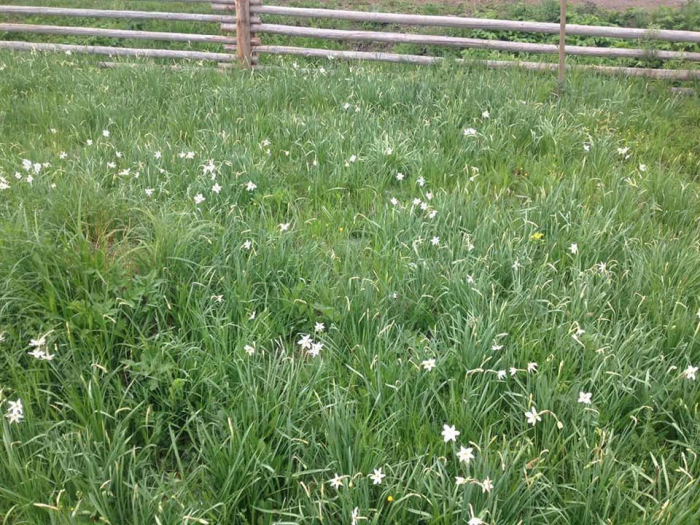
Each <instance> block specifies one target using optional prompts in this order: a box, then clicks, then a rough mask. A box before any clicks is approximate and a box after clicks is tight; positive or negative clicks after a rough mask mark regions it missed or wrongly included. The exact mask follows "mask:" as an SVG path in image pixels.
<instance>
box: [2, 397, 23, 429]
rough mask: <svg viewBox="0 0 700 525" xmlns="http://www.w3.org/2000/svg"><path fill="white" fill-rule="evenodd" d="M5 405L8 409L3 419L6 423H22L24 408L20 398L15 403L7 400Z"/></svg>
mask: <svg viewBox="0 0 700 525" xmlns="http://www.w3.org/2000/svg"><path fill="white" fill-rule="evenodd" d="M7 404H8V408H7V413H6V414H5V417H6V418H7V420H8V422H9V423H10V424H12V423H19V422H20V421H22V419H24V406H23V405H22V400H21V399H20V398H17V400H16V401H9V400H8V402H7Z"/></svg>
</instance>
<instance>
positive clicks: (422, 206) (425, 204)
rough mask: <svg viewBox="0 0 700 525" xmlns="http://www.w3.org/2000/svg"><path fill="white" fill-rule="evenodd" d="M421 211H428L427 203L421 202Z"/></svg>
mask: <svg viewBox="0 0 700 525" xmlns="http://www.w3.org/2000/svg"><path fill="white" fill-rule="evenodd" d="M420 209H421V210H423V211H425V210H427V209H428V203H427V202H421V203H420Z"/></svg>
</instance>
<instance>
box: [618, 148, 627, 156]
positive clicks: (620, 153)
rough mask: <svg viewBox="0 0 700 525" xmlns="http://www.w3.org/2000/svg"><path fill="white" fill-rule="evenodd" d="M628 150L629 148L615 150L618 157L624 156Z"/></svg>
mask: <svg viewBox="0 0 700 525" xmlns="http://www.w3.org/2000/svg"><path fill="white" fill-rule="evenodd" d="M629 150H630V149H629V147H626V148H617V154H618V155H626V154H627V152H628V151H629Z"/></svg>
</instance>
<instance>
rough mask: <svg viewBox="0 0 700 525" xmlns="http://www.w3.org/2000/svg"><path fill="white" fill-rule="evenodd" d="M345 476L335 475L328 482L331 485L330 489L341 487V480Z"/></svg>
mask: <svg viewBox="0 0 700 525" xmlns="http://www.w3.org/2000/svg"><path fill="white" fill-rule="evenodd" d="M344 477H345V476H338V474H335V476H334V477H333V479H332V480H330V481H329V482H328V483H330V484H331V487H333V488H334V489H339V488H340V487H342V486H343V478H344Z"/></svg>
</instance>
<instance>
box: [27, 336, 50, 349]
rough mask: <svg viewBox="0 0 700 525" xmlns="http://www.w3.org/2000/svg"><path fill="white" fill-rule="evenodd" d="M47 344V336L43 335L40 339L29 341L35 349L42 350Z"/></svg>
mask: <svg viewBox="0 0 700 525" xmlns="http://www.w3.org/2000/svg"><path fill="white" fill-rule="evenodd" d="M45 344H46V335H42V336H41V337H40V338H39V339H30V340H29V346H32V347H35V348H41V347H42V346H44V345H45Z"/></svg>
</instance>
